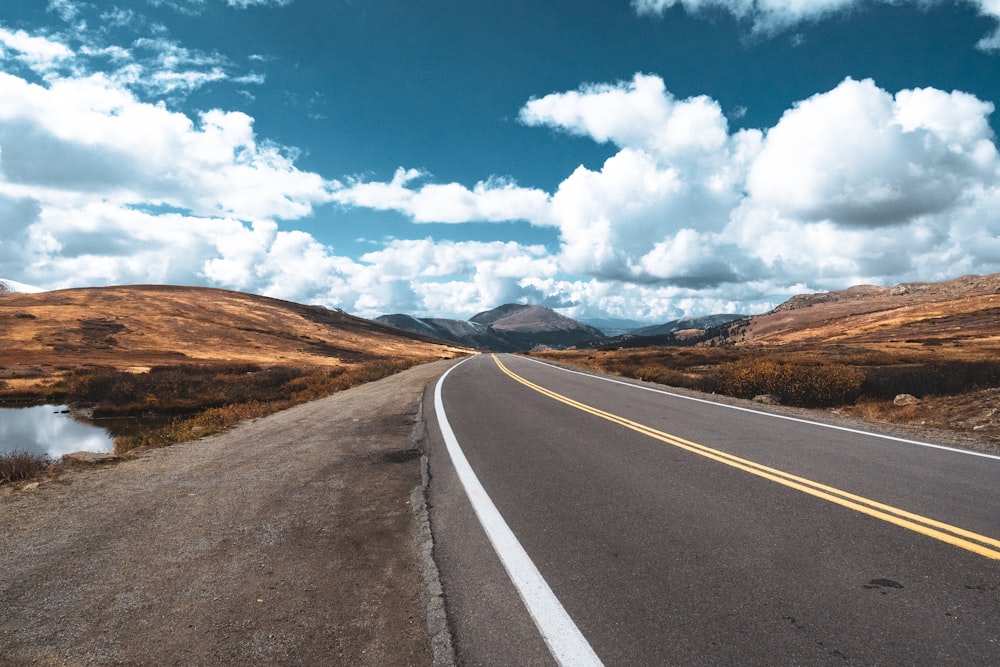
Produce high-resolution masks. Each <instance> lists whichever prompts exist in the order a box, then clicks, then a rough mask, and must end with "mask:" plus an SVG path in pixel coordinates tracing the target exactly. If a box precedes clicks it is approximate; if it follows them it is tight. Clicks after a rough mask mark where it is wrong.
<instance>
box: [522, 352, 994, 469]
mask: <svg viewBox="0 0 1000 667" xmlns="http://www.w3.org/2000/svg"><path fill="white" fill-rule="evenodd" d="M515 356H517V358H518V359H525V360H527V361H533V362H535V363H536V364H541V365H542V366H548V367H550V368H555V369H556V370H560V371H563V372H564V373H573V374H574V375H583V376H585V377H589V378H594V379H595V380H602V381H604V382H611V383H613V384H620V385H625V386H626V387H633V388H635V389H641V390H643V391H651V392H653V393H655V394H664V395H666V396H672V397H674V398H683V399H684V400H687V401H694V402H696V403H706V404H708V405H715V406H718V407H720V408H728V409H730V410H740V411H742V412H751V413H753V414H755V415H763V416H765V417H773V418H774V419H784V420H787V421H791V422H799V423H800V424H809V425H811V426H822V427H823V428H830V429H834V430H836V431H846V432H847V433H854V434H857V435H867V436H871V437H872V438H882V439H883V440H894V441H895V442H903V443H906V444H908V445H917V446H918V447H929V448H931V449H943V450H945V451H947V452H955V453H956V454H966V455H968V456H980V457H982V458H985V459H994V460H996V461H1000V456H997V455H996V454H986V453H985V452H977V451H974V450H971V449H959V448H957V447H947V446H945V445H935V444H933V443H930V442H921V441H920V440H907V439H906V438H897V437H896V436H892V435H885V434H883V433H872V432H871V431H861V430H859V429H855V428H848V427H846V426H837V425H836V424H824V423H823V422H817V421H812V420H809V419H802V418H800V417H789V416H787V415H776V414H774V413H773V412H764V411H763V410H754V409H753V408H744V407H741V406H739V405H729V404H727V403H719V402H717V401H710V400H708V399H705V398H695V397H694V396H685V395H684V394H677V393H675V392H672V391H666V390H665V389H656V388H655V387H646V386H644V385H641V384H635V383H633V382H626V381H625V380H616V379H614V378H609V377H603V376H601V375H595V374H593V373H585V372H583V371H575V370H571V369H569V368H563V367H562V366H557V365H556V364H550V363H548V362H545V361H541V360H539V359H532V358H531V357H524V356H521V355H515Z"/></svg>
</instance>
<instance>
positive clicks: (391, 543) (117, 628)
mask: <svg viewBox="0 0 1000 667" xmlns="http://www.w3.org/2000/svg"><path fill="white" fill-rule="evenodd" d="M449 363H452V362H446V361H445V362H437V363H432V364H426V365H423V366H418V367H415V368H412V369H410V370H408V371H405V372H403V373H400V374H397V375H394V376H391V377H389V378H386V379H384V380H380V381H378V382H373V383H370V384H367V385H363V386H361V387H357V388H355V389H351V390H349V391H345V392H341V393H339V394H336V395H334V396H331V397H329V398H326V399H323V400H320V401H316V402H313V403H309V404H306V405H301V406H298V407H295V408H292V409H290V410H286V411H284V412H281V413H278V414H275V415H272V416H270V417H266V418H264V419H259V420H255V421H252V422H247V423H244V424H241V425H240V426H238V427H236V428H234V429H233V430H231V431H228V432H226V433H223V434H220V435H217V436H213V437H209V438H204V439H202V440H199V441H195V442H190V443H184V444H180V445H174V446H173V447H169V448H166V449H159V450H153V451H149V452H146V453H143V454H141V455H139V457H138V458H136V459H134V460H130V461H125V462H122V463H119V464H115V465H110V466H106V467H100V468H95V469H92V470H86V471H82V472H75V473H69V474H66V475H64V476H62V477H60V478H58V479H55V480H49V481H45V482H43V483H42V484H41V485H40V486H38V487H36V488H32V489H26V490H19V491H10V490H7V491H5V492H3V493H2V494H0V559H2V564H3V569H2V576H0V665H18V666H19V665H29V664H34V665H109V664H119V665H145V664H148V665H171V664H174V665H236V664H240V665H242V664H269V665H317V664H333V665H431V664H435V665H437V664H447V663H448V661H449V660H450V656H451V654H450V643H449V641H448V636H447V630H446V625H445V623H444V615H443V611H441V609H442V607H441V600H440V592H439V591H440V588H439V585H438V584H437V575H436V571H435V570H434V568H433V562H432V560H431V559H430V543H429V540H430V534H429V530H428V528H427V526H426V513H425V512H424V510H423V489H424V486H423V482H422V473H421V465H422V462H421V452H420V449H419V446H420V443H419V439H420V438H421V437H422V433H423V425H422V415H421V397H422V393H423V389H424V387H425V386H426V385H427V383H428V382H430V381H431V380H433V379H435V378H436V377H438V376H439V375H440V374H441V373H442V372H443V371H444V370H445V369H446V368H447V366H448V364H449Z"/></svg>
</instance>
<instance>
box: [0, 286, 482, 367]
mask: <svg viewBox="0 0 1000 667" xmlns="http://www.w3.org/2000/svg"><path fill="white" fill-rule="evenodd" d="M0 331H3V332H4V344H3V346H2V348H0V379H3V378H5V377H13V376H10V375H9V374H10V373H14V374H20V375H19V377H21V376H24V377H26V376H25V375H24V374H25V373H37V374H39V375H47V374H51V373H52V372H53V369H62V370H68V369H72V368H74V367H79V366H83V365H100V366H112V367H116V368H143V367H149V366H154V365H162V364H178V363H228V362H239V363H254V364H289V365H313V366H340V365H346V364H353V363H359V362H365V361H375V360H378V359H410V360H414V361H430V360H433V359H439V358H442V357H455V356H459V355H461V354H463V353H465V352H468V351H469V350H467V349H463V348H460V347H458V346H455V345H446V344H443V343H442V342H441V341H440V340H434V339H431V338H429V337H427V336H422V335H418V334H414V333H410V332H406V331H401V330H399V329H396V328H392V327H388V326H386V325H384V324H378V323H376V322H372V321H371V320H366V319H362V318H359V317H354V316H351V315H348V314H346V313H343V312H340V311H336V310H330V309H328V308H323V307H321V306H306V305H302V304H298V303H292V302H289V301H282V300H279V299H271V298H268V297H263V296H256V295H251V294H244V293H241V292H231V291H228V290H221V289H213V288H206V287H175V286H160V285H154V286H149V285H138V286H127V287H95V288H84V289H69V290H55V291H49V292H41V293H37V294H5V295H3V296H0Z"/></svg>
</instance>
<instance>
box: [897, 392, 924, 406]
mask: <svg viewBox="0 0 1000 667" xmlns="http://www.w3.org/2000/svg"><path fill="white" fill-rule="evenodd" d="M919 402H920V399H919V398H917V397H916V396H914V395H913V394H899V395H898V396H896V398H894V399H892V404H893V405H900V406H903V405H916V404H918V403H919Z"/></svg>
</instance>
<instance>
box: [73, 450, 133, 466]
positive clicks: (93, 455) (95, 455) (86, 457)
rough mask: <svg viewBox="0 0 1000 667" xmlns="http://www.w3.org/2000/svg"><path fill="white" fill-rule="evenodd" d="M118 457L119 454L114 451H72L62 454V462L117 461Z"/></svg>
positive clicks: (94, 462) (92, 462)
mask: <svg viewBox="0 0 1000 667" xmlns="http://www.w3.org/2000/svg"><path fill="white" fill-rule="evenodd" d="M118 459H119V456H118V455H117V454H115V453H114V452H72V453H70V454H63V456H62V460H63V462H64V463H84V464H87V465H95V464H97V463H108V462H110V461H117V460H118Z"/></svg>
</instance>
